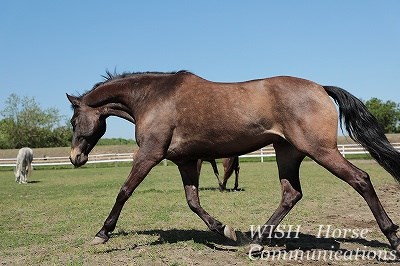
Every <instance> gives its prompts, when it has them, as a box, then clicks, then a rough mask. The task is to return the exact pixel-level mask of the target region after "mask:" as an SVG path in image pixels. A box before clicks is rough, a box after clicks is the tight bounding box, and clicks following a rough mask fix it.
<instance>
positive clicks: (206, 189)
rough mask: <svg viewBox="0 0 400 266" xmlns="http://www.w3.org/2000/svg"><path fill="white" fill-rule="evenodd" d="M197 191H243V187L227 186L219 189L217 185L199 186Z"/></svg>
mask: <svg viewBox="0 0 400 266" xmlns="http://www.w3.org/2000/svg"><path fill="white" fill-rule="evenodd" d="M199 191H220V192H225V193H228V192H241V191H245V189H244V188H238V189H233V188H227V189H225V190H223V191H221V190H220V189H219V187H200V188H199Z"/></svg>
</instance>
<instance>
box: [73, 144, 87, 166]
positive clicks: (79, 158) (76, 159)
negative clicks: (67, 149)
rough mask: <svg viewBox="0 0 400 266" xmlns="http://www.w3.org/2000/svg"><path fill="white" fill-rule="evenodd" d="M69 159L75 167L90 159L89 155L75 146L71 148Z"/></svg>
mask: <svg viewBox="0 0 400 266" xmlns="http://www.w3.org/2000/svg"><path fill="white" fill-rule="evenodd" d="M69 160H70V161H71V163H72V164H73V165H74V166H75V167H80V166H82V165H84V164H85V163H86V162H87V161H88V156H87V154H84V153H82V152H81V151H80V150H79V149H78V148H75V149H71V154H70V156H69Z"/></svg>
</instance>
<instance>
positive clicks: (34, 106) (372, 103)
mask: <svg viewBox="0 0 400 266" xmlns="http://www.w3.org/2000/svg"><path fill="white" fill-rule="evenodd" d="M364 103H365V105H366V106H367V108H368V109H369V110H370V112H371V113H372V114H373V115H374V116H375V117H376V118H377V120H378V122H379V124H380V125H381V126H382V128H383V129H384V131H385V133H400V104H398V103H396V102H393V101H382V100H380V99H378V98H371V99H370V100H367V101H365V102H364ZM71 139H72V127H71V125H70V123H69V121H68V119H67V118H66V117H64V116H62V115H60V111H59V110H58V109H57V108H55V107H53V108H48V109H42V108H41V107H40V105H39V104H38V103H37V102H36V101H35V99H34V98H33V97H31V98H29V97H26V96H25V97H19V96H18V95H16V94H11V95H10V96H9V97H8V98H7V99H6V100H5V107H4V109H3V110H0V149H17V148H21V147H25V146H28V147H31V148H44V147H66V146H69V145H70V143H71ZM102 144H103V145H115V144H134V141H133V140H125V139H121V138H116V139H102V140H100V142H99V145H102Z"/></svg>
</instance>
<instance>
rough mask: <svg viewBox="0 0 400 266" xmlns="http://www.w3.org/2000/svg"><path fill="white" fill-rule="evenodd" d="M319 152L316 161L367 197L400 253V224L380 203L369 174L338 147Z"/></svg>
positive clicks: (366, 199)
mask: <svg viewBox="0 0 400 266" xmlns="http://www.w3.org/2000/svg"><path fill="white" fill-rule="evenodd" d="M319 154H320V155H319V156H317V157H314V159H315V161H317V162H318V163H319V164H320V165H322V166H323V167H325V168H326V169H328V170H329V171H330V172H331V173H332V174H334V175H336V176H337V177H339V178H340V179H342V180H343V181H345V182H346V183H348V184H349V185H350V186H352V187H353V188H354V189H355V190H356V191H357V192H358V193H359V194H360V195H361V196H362V197H363V198H364V199H365V201H366V202H367V204H368V206H369V208H370V209H371V211H372V213H373V215H374V217H375V219H376V221H377V223H378V225H379V228H380V229H381V231H382V232H383V234H384V235H385V236H386V238H387V239H388V240H389V243H390V245H391V246H392V248H393V249H394V250H396V251H397V253H398V254H400V238H399V237H398V236H397V234H396V232H397V229H398V226H397V225H395V224H394V223H393V222H392V220H391V219H390V218H389V216H388V215H387V213H386V211H385V210H384V208H383V206H382V204H381V203H380V201H379V198H378V196H377V195H376V192H375V189H374V187H373V185H372V183H371V181H370V178H369V175H368V174H367V173H366V172H364V171H362V170H361V169H359V168H357V167H355V166H354V165H352V164H351V163H350V162H349V161H347V160H346V159H345V158H343V156H342V155H341V154H340V153H339V151H338V150H337V149H327V150H323V151H322V152H319Z"/></svg>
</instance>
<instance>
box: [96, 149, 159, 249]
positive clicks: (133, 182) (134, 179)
mask: <svg viewBox="0 0 400 266" xmlns="http://www.w3.org/2000/svg"><path fill="white" fill-rule="evenodd" d="M142 154H143V153H141V154H140V153H139V152H138V153H137V156H136V158H135V160H134V165H133V167H132V170H131V172H130V173H129V176H128V178H127V180H126V181H125V183H124V185H123V186H122V187H121V189H120V191H119V193H118V196H117V198H116V200H115V204H114V206H113V208H112V209H111V212H110V214H109V215H108V217H107V219H106V220H105V222H104V225H103V227H102V228H101V229H100V231H99V232H98V233H97V234H96V236H95V238H94V239H93V241H92V244H93V245H97V244H103V243H105V242H107V241H108V239H109V238H110V237H109V233H110V232H112V231H113V230H114V229H115V226H116V224H117V221H118V218H119V215H120V214H121V210H122V208H123V206H124V204H125V202H126V201H127V200H128V199H129V197H130V196H131V195H132V193H133V191H135V189H136V188H137V187H138V186H139V184H140V183H141V182H142V181H143V179H144V178H145V177H146V176H147V174H148V173H149V172H150V170H151V169H152V168H153V167H154V166H155V165H157V164H158V163H159V162H161V160H162V158H158V159H149V157H151V156H149V155H142Z"/></svg>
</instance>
